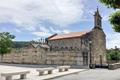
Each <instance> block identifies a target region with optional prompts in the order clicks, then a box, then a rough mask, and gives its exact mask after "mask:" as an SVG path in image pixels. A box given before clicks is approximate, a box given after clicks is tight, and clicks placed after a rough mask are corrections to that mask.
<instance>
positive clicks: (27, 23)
mask: <svg viewBox="0 0 120 80" xmlns="http://www.w3.org/2000/svg"><path fill="white" fill-rule="evenodd" d="M83 6H84V5H83V4H82V2H81V0H44V1H43V0H0V23H7V22H11V23H14V24H16V25H17V26H19V27H20V28H24V29H26V30H29V31H35V30H36V27H38V26H37V25H38V24H40V23H41V21H43V20H49V21H50V22H51V23H53V24H55V25H59V26H60V27H61V26H66V25H68V24H71V23H74V22H77V21H79V20H80V17H81V16H82V14H83ZM43 27H44V26H43ZM42 30H43V29H42ZM44 30H45V29H44Z"/></svg>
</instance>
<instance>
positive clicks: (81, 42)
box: [47, 9, 106, 65]
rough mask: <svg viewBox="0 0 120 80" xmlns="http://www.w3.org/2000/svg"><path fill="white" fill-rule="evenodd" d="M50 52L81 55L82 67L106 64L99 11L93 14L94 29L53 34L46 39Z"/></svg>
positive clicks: (104, 39)
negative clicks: (71, 52)
mask: <svg viewBox="0 0 120 80" xmlns="http://www.w3.org/2000/svg"><path fill="white" fill-rule="evenodd" d="M47 41H48V45H49V46H50V50H51V51H74V52H79V53H78V54H81V56H80V57H81V58H82V62H83V65H90V64H101V65H102V64H104V63H105V62H106V56H105V53H106V35H105V33H104V31H103V29H102V17H101V15H100V13H99V10H98V9H97V11H96V12H95V14H94V28H93V29H92V30H91V31H89V32H74V33H69V34H62V35H57V34H54V35H52V36H50V37H48V38H47Z"/></svg>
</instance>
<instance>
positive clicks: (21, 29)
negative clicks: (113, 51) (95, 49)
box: [0, 0, 120, 48]
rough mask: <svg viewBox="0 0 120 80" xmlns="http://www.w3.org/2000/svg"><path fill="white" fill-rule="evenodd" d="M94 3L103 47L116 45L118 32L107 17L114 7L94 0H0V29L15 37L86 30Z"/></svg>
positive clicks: (25, 38) (90, 24)
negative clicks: (99, 23) (100, 28)
mask: <svg viewBox="0 0 120 80" xmlns="http://www.w3.org/2000/svg"><path fill="white" fill-rule="evenodd" d="M97 7H98V8H99V12H100V14H101V16H102V28H103V30H104V32H105V34H106V41H107V42H106V46H107V48H114V47H115V46H118V47H120V45H119V44H120V38H119V37H120V33H116V32H114V30H113V29H112V26H111V25H110V23H109V21H108V19H109V16H110V14H112V12H114V11H115V10H113V9H108V8H107V7H106V6H104V5H103V4H101V3H100V2H99V1H98V0H0V32H10V33H11V34H13V35H15V36H16V38H15V41H31V40H38V39H40V38H46V37H48V36H50V35H53V34H55V33H57V34H65V33H70V32H79V31H90V30H91V29H92V28H93V27H94V16H93V15H94V13H95V11H96V9H97Z"/></svg>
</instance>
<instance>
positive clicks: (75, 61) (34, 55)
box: [2, 49, 83, 66]
mask: <svg viewBox="0 0 120 80" xmlns="http://www.w3.org/2000/svg"><path fill="white" fill-rule="evenodd" d="M13 52H14V53H13ZM13 52H12V53H10V54H6V55H4V57H3V60H2V62H6V63H26V64H57V65H81V66H82V65H83V58H82V54H81V53H80V52H75V51H56V52H52V51H45V50H43V49H37V52H36V49H21V52H17V51H13ZM15 52H16V53H15Z"/></svg>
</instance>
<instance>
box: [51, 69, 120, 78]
mask: <svg viewBox="0 0 120 80" xmlns="http://www.w3.org/2000/svg"><path fill="white" fill-rule="evenodd" d="M52 80H120V69H116V70H107V69H93V70H88V71H83V72H79V73H78V74H72V75H67V76H64V77H61V78H56V79H52Z"/></svg>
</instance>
